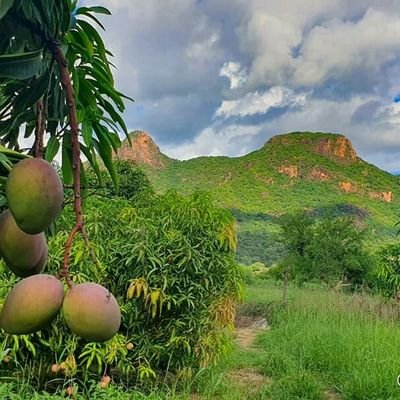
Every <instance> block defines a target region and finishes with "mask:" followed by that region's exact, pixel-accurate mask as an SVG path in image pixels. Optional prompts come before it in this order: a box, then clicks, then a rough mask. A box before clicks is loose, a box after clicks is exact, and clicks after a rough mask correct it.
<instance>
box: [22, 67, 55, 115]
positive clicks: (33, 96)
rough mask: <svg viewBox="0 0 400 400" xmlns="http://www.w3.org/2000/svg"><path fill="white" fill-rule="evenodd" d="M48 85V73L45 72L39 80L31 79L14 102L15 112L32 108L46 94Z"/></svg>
mask: <svg viewBox="0 0 400 400" xmlns="http://www.w3.org/2000/svg"><path fill="white" fill-rule="evenodd" d="M49 83H50V71H49V70H47V71H46V72H45V73H44V74H43V75H42V76H41V77H40V78H38V79H33V80H32V81H31V83H30V84H29V85H28V86H27V88H26V89H25V90H24V91H23V92H22V93H20V95H19V96H18V97H17V99H16V101H15V109H16V110H24V109H27V108H29V107H31V106H33V105H34V104H35V103H36V102H37V101H38V100H39V99H40V98H41V97H42V96H43V95H44V93H45V92H46V90H47V89H48V87H49Z"/></svg>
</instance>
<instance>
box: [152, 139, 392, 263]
mask: <svg viewBox="0 0 400 400" xmlns="http://www.w3.org/2000/svg"><path fill="white" fill-rule="evenodd" d="M336 137H337V135H332V134H324V133H311V132H302V133H293V134H286V135H282V136H281V138H282V140H281V141H280V142H276V143H274V142H273V141H272V142H269V143H267V144H265V145H264V146H263V147H262V148H260V149H258V150H256V151H253V152H251V153H249V154H247V155H245V156H241V157H235V158H229V157H199V158H195V159H192V160H186V161H177V160H171V159H169V162H165V163H164V164H165V168H159V169H156V168H150V167H148V166H147V167H146V173H147V174H148V176H149V179H150V181H151V183H152V184H153V185H154V187H155V189H156V190H157V191H159V192H164V191H166V190H169V189H176V190H178V191H179V192H181V193H184V194H189V193H192V192H193V191H195V190H198V189H199V188H201V189H202V190H206V191H208V192H210V194H211V195H212V196H213V198H214V199H215V200H216V201H217V202H218V203H219V204H220V205H221V206H224V207H226V208H229V209H234V214H235V216H236V217H237V219H238V221H239V225H240V226H239V233H238V234H239V247H238V260H239V262H241V263H243V264H251V263H253V262H255V261H262V262H265V263H267V264H272V263H273V262H276V261H277V260H278V259H279V258H280V257H279V255H280V253H281V251H282V247H281V246H280V244H279V243H278V242H277V241H276V240H275V237H276V235H275V233H276V231H277V229H278V227H277V225H276V218H277V216H279V215H282V214H292V213H295V212H297V211H298V210H299V209H308V210H310V212H313V215H315V216H317V217H324V216H326V215H327V214H333V215H335V216H350V217H354V218H355V219H356V220H357V221H360V222H365V223H366V224H367V225H368V227H369V228H370V232H371V235H370V237H369V238H367V240H368V241H369V246H371V247H377V246H378V245H379V244H380V243H381V242H384V241H387V240H388V239H394V238H395V234H396V229H395V227H394V225H395V223H396V222H397V221H398V210H399V207H400V190H399V179H400V178H399V177H398V176H393V175H391V174H389V173H387V172H385V171H382V170H380V169H379V168H377V167H375V166H373V165H371V164H368V163H366V162H364V161H363V160H361V159H357V160H355V161H354V162H352V163H346V162H345V161H343V162H342V161H340V160H339V161H338V160H335V159H333V158H330V157H327V156H323V155H320V154H318V153H317V152H315V151H314V150H313V148H314V147H317V145H318V141H319V140H326V139H329V140H332V141H334V140H335V139H336ZM283 143H284V144H283ZM290 165H294V166H297V167H298V173H299V176H298V177H292V178H291V177H289V176H287V175H285V174H284V173H280V172H279V169H280V168H281V167H282V166H290ZM315 168H320V169H321V170H322V171H325V172H326V173H327V175H328V176H329V178H327V179H325V180H318V179H312V178H311V173H312V171H313V170H314V169H315ZM342 182H349V183H351V184H352V185H353V186H352V187H353V189H354V190H353V191H350V192H345V191H344V190H342V189H341V186H340V185H341V183H342ZM387 191H392V194H393V198H392V201H391V202H385V201H383V200H382V199H381V198H379V196H378V197H374V194H377V193H378V194H379V193H383V192H387Z"/></svg>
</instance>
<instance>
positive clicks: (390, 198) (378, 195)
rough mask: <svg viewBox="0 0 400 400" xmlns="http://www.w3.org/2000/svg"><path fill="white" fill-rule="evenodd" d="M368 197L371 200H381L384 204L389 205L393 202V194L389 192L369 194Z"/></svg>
mask: <svg viewBox="0 0 400 400" xmlns="http://www.w3.org/2000/svg"><path fill="white" fill-rule="evenodd" d="M369 195H370V197H371V199H378V200H383V201H386V203H391V202H392V201H393V193H392V192H391V191H387V192H371V193H370V194H369Z"/></svg>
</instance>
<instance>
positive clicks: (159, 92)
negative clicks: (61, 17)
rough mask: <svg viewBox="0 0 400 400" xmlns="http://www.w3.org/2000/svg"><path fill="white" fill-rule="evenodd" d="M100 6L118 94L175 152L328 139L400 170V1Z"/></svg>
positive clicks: (163, 0)
mask: <svg viewBox="0 0 400 400" xmlns="http://www.w3.org/2000/svg"><path fill="white" fill-rule="evenodd" d="M83 3H84V4H85V5H93V3H91V1H89V0H84V2H83ZM95 3H96V4H101V5H104V6H106V7H108V8H109V9H110V10H111V11H112V13H113V15H112V16H107V17H104V18H102V21H103V23H104V24H105V26H106V32H105V33H104V35H103V37H104V39H105V41H106V44H107V46H108V47H109V48H110V49H111V51H112V52H113V53H114V59H113V63H114V64H115V65H116V66H117V69H116V70H115V77H116V85H117V88H118V89H120V90H121V91H123V92H124V93H126V94H127V95H129V96H132V97H133V98H134V99H135V103H132V104H127V110H126V112H125V115H124V118H125V121H126V123H127V125H128V128H129V129H130V130H134V129H142V130H145V131H147V132H148V133H149V134H150V135H151V136H152V137H153V139H154V140H155V141H156V142H157V144H158V145H159V146H160V148H161V150H162V151H163V152H164V153H166V154H167V155H169V156H171V157H174V158H178V159H188V158H192V157H196V156H201V155H228V156H240V155H243V154H246V153H248V152H250V151H253V150H255V149H257V148H260V147H261V146H262V145H263V144H264V143H265V142H266V141H267V140H268V139H269V138H270V137H272V136H274V135H276V134H281V133H286V132H291V131H321V132H332V133H341V134H343V135H345V136H347V137H348V138H349V139H350V140H351V141H352V142H353V145H354V147H355V149H356V151H357V153H358V154H359V156H360V157H362V158H364V159H365V160H367V161H368V162H370V163H373V164H375V165H377V166H379V167H380V168H382V169H385V170H388V171H395V170H400V134H399V131H400V102H396V97H397V96H398V95H399V94H400V0H301V1H299V0H279V1H277V0H107V1H106V0H97V1H96V2H95ZM397 100H398V99H397Z"/></svg>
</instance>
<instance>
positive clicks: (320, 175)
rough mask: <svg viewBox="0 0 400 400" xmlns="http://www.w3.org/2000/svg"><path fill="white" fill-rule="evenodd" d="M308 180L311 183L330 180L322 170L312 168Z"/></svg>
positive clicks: (327, 173) (324, 170) (329, 175)
mask: <svg viewBox="0 0 400 400" xmlns="http://www.w3.org/2000/svg"><path fill="white" fill-rule="evenodd" d="M308 179H310V180H312V181H317V182H318V181H320V182H321V181H327V180H329V179H331V174H330V173H329V172H328V171H327V170H326V169H324V168H321V167H313V168H312V169H311V171H310V172H309V173H308Z"/></svg>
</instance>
